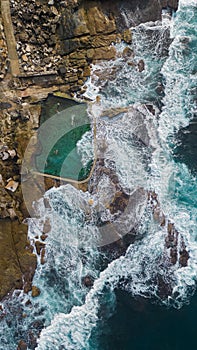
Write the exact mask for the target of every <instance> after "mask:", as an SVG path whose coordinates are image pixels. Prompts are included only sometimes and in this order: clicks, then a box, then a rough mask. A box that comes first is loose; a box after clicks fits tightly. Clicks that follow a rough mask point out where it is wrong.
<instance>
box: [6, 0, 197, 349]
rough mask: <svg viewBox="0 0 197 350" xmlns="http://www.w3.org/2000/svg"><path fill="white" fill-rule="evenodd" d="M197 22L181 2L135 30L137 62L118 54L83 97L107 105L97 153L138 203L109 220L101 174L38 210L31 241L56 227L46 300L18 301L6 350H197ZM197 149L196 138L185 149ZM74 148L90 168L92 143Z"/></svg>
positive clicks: (40, 271) (44, 281) (99, 110)
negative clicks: (119, 242) (150, 196)
mask: <svg viewBox="0 0 197 350" xmlns="http://www.w3.org/2000/svg"><path fill="white" fill-rule="evenodd" d="M196 21H197V6H196V3H195V1H192V0H188V1H186V0H185V1H184V0H180V3H179V9H178V11H177V12H176V13H174V14H173V16H172V18H170V17H169V16H168V15H167V14H166V13H164V15H163V21H162V22H159V21H158V22H156V23H153V22H151V23H145V24H141V25H139V26H138V27H135V28H133V29H132V30H133V43H132V44H131V46H130V47H129V49H130V50H131V51H133V52H134V57H133V56H132V54H131V56H130V57H126V58H125V57H123V56H122V55H121V52H123V50H124V48H125V46H124V45H123V44H121V45H120V44H119V45H117V50H118V51H119V57H118V58H117V59H116V60H115V61H113V62H107V63H101V64H99V65H95V66H93V67H92V76H91V78H90V80H89V81H88V83H87V87H88V88H87V91H86V96H88V97H89V98H91V99H92V100H95V99H96V95H99V96H100V101H98V100H97V102H96V103H92V104H90V105H89V109H88V114H89V117H90V120H96V128H97V143H96V145H95V147H96V153H97V156H98V157H99V159H102V160H103V164H104V165H105V167H108V169H110V171H114V170H115V173H116V175H117V177H118V183H119V186H120V188H122V189H123V190H124V193H125V194H126V195H128V196H130V198H131V200H130V201H128V203H127V207H126V209H125V210H124V212H123V213H122V214H121V215H119V216H117V217H116V216H115V215H113V214H112V213H110V212H109V210H107V206H106V203H110V201H111V200H112V197H113V194H114V193H115V192H114V191H115V189H114V185H113V184H112V183H111V182H110V181H109V178H108V177H107V176H106V174H105V173H104V174H102V176H101V177H100V178H99V180H98V179H97V182H96V190H95V191H92V192H91V191H89V192H88V191H87V192H82V191H79V190H78V189H76V188H74V187H72V186H71V185H64V186H61V187H59V188H52V189H50V190H49V191H47V192H46V193H45V195H44V198H41V199H40V200H39V201H38V202H37V203H35V204H34V206H35V209H36V211H37V217H36V218H30V219H29V237H30V239H31V240H32V241H33V240H36V239H37V238H36V237H39V236H40V235H41V233H42V228H43V225H44V222H45V220H47V221H48V222H50V227H51V228H50V232H49V233H48V237H47V239H46V243H47V247H46V263H45V264H44V265H43V264H41V262H40V260H39V259H40V257H38V268H37V271H36V274H35V276H34V281H33V284H34V285H36V286H39V288H40V290H41V294H40V295H39V297H37V298H32V297H31V295H30V294H29V295H24V294H23V293H22V292H19V291H16V292H15V294H14V295H13V296H12V298H11V299H8V300H5V301H4V304H3V311H2V313H3V315H2V317H1V323H0V325H1V338H0V339H1V340H0V349H2V350H3V349H7V350H13V349H16V348H17V343H18V341H19V340H20V339H23V340H24V341H25V342H26V343H27V344H28V349H38V350H60V349H62V350H63V349H66V350H71V349H72V350H97V349H98V350H107V349H108V350H112V349H113V350H122V349H123V350H127V349H128V350H130V349H133V350H138V349H140V350H148V349H150V350H154V349H158V350H172V349H177V350H178V349H179V350H180V349H185V348H186V347H187V348H188V349H195V348H196V345H197V339H196V335H195V334H196V326H195V315H196V313H195V312H196V308H197V304H196V300H197V297H196V295H195V290H196V280H197V242H196V241H197V229H196V223H197V222H196V217H197V182H196V166H193V162H194V161H196V158H195V152H189V153H187V154H189V155H191V154H192V155H193V156H192V157H193V158H192V160H189V161H185V159H186V158H188V157H186V156H185V152H186V150H185V148H184V146H182V145H184V142H185V138H184V136H183V135H190V133H193V130H194V129H193V127H195V113H196V93H195V87H196V80H197V79H196V62H197V51H196V50H197V45H196V40H197V33H196V31H197V28H196ZM131 51H130V52H131ZM140 60H143V62H144V70H142V71H140V70H141V69H139V61H140ZM128 62H129V64H128ZM131 63H132V64H131ZM111 115H112V117H110V116H111ZM185 130H187V132H186V133H185ZM87 141H88V142H87ZM195 142H196V139H195V138H191V139H190V138H189V137H188V138H187V150H188V149H189V150H191V151H192V150H193V149H194V147H195ZM77 147H78V148H77V149H78V152H79V154H80V156H81V159H82V162H83V163H84V164H86V163H87V162H88V161H89V160H90V159H91V158H92V151H91V150H90V148H91V142H90V135H89V134H88V133H86V134H84V136H83V137H82V139H81V140H80V141H79V142H78V144H77ZM93 180H94V181H96V178H95V179H93ZM94 181H93V184H94ZM148 191H155V193H157V198H158V201H159V203H160V207H161V210H162V212H163V213H164V214H165V218H166V222H171V223H173V224H174V226H175V227H176V230H177V231H178V232H179V236H178V238H177V240H178V250H179V251H180V249H181V244H182V241H184V244H185V246H186V247H187V251H188V253H189V260H188V264H187V266H181V265H180V264H179V262H178V260H177V262H176V263H175V264H171V263H170V257H169V251H168V250H167V248H166V235H167V224H166V225H164V226H160V225H159V224H158V222H157V221H156V220H155V219H154V216H153V215H152V211H151V207H150V206H149V205H147V193H148ZM46 203H48V204H47V206H46ZM98 218H99V219H98ZM99 220H102V222H104V223H105V224H104V225H99V224H98V221H99ZM109 221H111V222H113V226H111V225H109ZM132 230H134V231H135V240H134V241H133V242H132V243H131V244H128V246H127V249H126V250H125V251H124V254H122V255H121V256H117V255H116V256H115V257H114V256H113V253H111V252H109V251H108V250H105V249H103V247H105V245H106V244H109V243H112V242H114V241H115V238H114V237H115V236H114V231H115V232H116V239H119V238H123V236H126V235H127V234H128V233H130V232H133V231H132ZM178 254H179V253H178ZM179 257H180V256H179ZM87 276H88V278H89V280H90V282H91V283H90V284H89V286H88V285H87V284H84V279H85V278H87ZM13 315H14V317H13Z"/></svg>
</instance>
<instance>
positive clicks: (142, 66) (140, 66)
mask: <svg viewBox="0 0 197 350" xmlns="http://www.w3.org/2000/svg"><path fill="white" fill-rule="evenodd" d="M137 66H138V70H139V72H143V70H144V69H145V64H144V61H143V60H139V62H138V64H137Z"/></svg>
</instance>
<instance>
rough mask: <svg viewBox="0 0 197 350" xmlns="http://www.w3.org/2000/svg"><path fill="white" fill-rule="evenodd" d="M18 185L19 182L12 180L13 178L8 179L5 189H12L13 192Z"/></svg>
mask: <svg viewBox="0 0 197 350" xmlns="http://www.w3.org/2000/svg"><path fill="white" fill-rule="evenodd" d="M18 185H19V183H18V182H16V181H14V180H10V181H9V182H8V184H7V185H6V186H5V188H6V190H9V191H12V192H15V191H16V190H17V188H18Z"/></svg>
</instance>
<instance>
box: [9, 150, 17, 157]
mask: <svg viewBox="0 0 197 350" xmlns="http://www.w3.org/2000/svg"><path fill="white" fill-rule="evenodd" d="M8 153H9V155H10V157H11V158H14V157H16V151H15V149H8Z"/></svg>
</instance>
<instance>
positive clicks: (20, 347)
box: [17, 340, 27, 350]
mask: <svg viewBox="0 0 197 350" xmlns="http://www.w3.org/2000/svg"><path fill="white" fill-rule="evenodd" d="M17 350H27V344H26V343H25V342H24V341H23V340H20V341H19V343H18V347H17Z"/></svg>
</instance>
